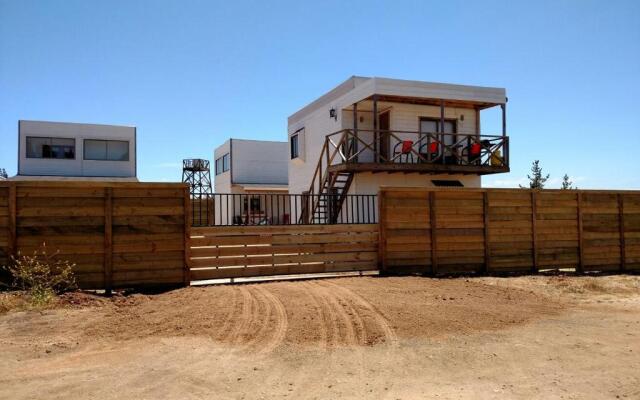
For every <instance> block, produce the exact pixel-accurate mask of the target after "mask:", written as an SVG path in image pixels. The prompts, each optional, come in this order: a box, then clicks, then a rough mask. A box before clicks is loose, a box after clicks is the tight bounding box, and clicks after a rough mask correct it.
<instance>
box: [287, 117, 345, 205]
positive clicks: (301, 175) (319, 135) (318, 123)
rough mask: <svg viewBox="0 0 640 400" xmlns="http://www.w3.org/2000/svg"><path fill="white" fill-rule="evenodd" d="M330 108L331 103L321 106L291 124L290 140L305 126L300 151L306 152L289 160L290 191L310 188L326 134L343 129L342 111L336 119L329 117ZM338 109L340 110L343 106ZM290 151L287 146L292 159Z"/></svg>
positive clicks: (298, 191) (294, 191)
mask: <svg viewBox="0 0 640 400" xmlns="http://www.w3.org/2000/svg"><path fill="white" fill-rule="evenodd" d="M330 109H331V105H329V106H326V107H322V108H319V109H317V110H316V111H314V112H312V113H311V114H309V115H308V116H307V117H306V118H304V119H303V120H301V121H299V122H297V123H295V124H292V125H289V128H288V138H289V139H288V141H289V142H290V141H291V135H293V134H294V133H295V132H296V131H298V130H299V129H300V128H303V127H304V140H303V141H304V145H303V146H301V147H300V151H301V152H304V153H302V157H300V158H297V159H293V160H289V193H302V192H305V191H307V190H309V185H311V178H312V177H313V173H314V171H315V169H316V166H317V164H318V158H319V157H320V151H321V150H322V146H323V145H324V140H325V136H326V135H328V134H330V133H333V132H337V131H339V130H340V129H342V128H341V127H342V120H341V118H342V115H341V114H342V113H340V112H338V119H337V120H335V119H333V118H329V110H330ZM336 109H337V110H340V109H341V107H340V108H336ZM335 140H338V139H337V138H336V139H335ZM288 152H289V148H288V147H287V159H290V158H291V157H290V154H289V153H288Z"/></svg>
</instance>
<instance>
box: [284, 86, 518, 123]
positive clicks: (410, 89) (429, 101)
mask: <svg viewBox="0 0 640 400" xmlns="http://www.w3.org/2000/svg"><path fill="white" fill-rule="evenodd" d="M374 95H377V96H378V100H379V101H387V102H394V103H412V104H425V105H440V104H441V101H444V104H445V106H448V107H468V108H478V109H483V108H488V107H493V106H496V105H500V104H505V103H506V102H507V93H506V89H504V88H496V87H485V86H470V85H457V84H450V83H437V82H423V81H412V80H404V79H391V78H377V77H374V78H365V77H358V76H354V77H351V78H349V79H347V80H346V81H345V82H343V83H342V84H340V85H339V86H337V87H336V88H334V89H332V90H331V91H329V92H327V93H326V94H324V95H322V96H321V97H319V98H318V99H316V100H314V101H313V102H311V103H310V104H308V105H307V106H305V107H303V108H301V109H300V110H298V111H297V112H295V113H294V114H292V115H291V116H290V117H289V124H290V125H291V124H292V123H296V122H298V121H300V120H302V119H304V118H305V116H307V115H308V114H310V113H312V112H314V111H315V110H317V109H319V108H322V107H326V106H328V105H331V106H339V107H342V108H345V107H349V106H351V105H352V104H355V103H358V102H361V101H364V100H369V99H372V98H373V96H374Z"/></svg>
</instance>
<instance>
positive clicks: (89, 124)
mask: <svg viewBox="0 0 640 400" xmlns="http://www.w3.org/2000/svg"><path fill="white" fill-rule="evenodd" d="M22 122H27V123H35V124H58V125H84V126H110V127H118V128H135V126H133V125H113V124H94V123H87V122H64V121H36V120H29V119H19V120H18V123H19V124H20V123H22Z"/></svg>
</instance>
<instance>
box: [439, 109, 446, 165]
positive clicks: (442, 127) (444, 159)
mask: <svg viewBox="0 0 640 400" xmlns="http://www.w3.org/2000/svg"><path fill="white" fill-rule="evenodd" d="M439 131H440V146H444V145H445V144H446V141H445V138H444V100H442V99H440V129H439ZM442 149H443V154H442V163H443V164H445V163H446V160H447V151H446V149H445V148H444V147H442Z"/></svg>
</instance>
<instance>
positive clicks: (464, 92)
mask: <svg viewBox="0 0 640 400" xmlns="http://www.w3.org/2000/svg"><path fill="white" fill-rule="evenodd" d="M506 104H507V97H506V91H505V89H503V88H491V87H479V86H464V85H453V84H443V83H431V82H420V81H407V80H400V79H388V78H366V77H358V76H354V77H351V78H349V79H347V80H346V81H345V82H343V83H342V84H340V85H339V86H337V87H336V88H334V89H333V90H331V91H329V92H328V93H326V94H324V95H322V96H320V97H319V98H318V99H316V100H314V101H313V102H311V103H310V104H309V105H307V106H305V107H303V108H302V109H300V110H298V111H297V112H295V113H294V114H292V115H291V116H290V117H289V120H288V141H289V152H290V154H289V158H290V161H289V192H290V193H304V194H308V195H310V196H309V198H310V199H311V200H310V201H311V203H312V210H313V212H311V213H309V215H314V218H316V217H318V219H323V218H324V217H321V215H324V216H327V215H333V216H334V217H335V216H336V215H337V214H338V213H337V212H336V211H337V210H340V209H341V207H342V204H343V201H344V198H345V196H346V195H347V194H372V193H377V192H378V190H379V188H380V187H381V186H413V187H430V186H460V187H480V185H481V176H482V175H485V174H494V173H501V172H508V171H509V139H508V137H507V134H506ZM491 107H500V108H501V110H502V131H501V132H497V133H492V134H486V133H484V132H482V131H481V127H480V113H481V111H482V110H485V109H488V108H491ZM318 195H329V196H330V197H331V198H332V200H331V201H327V200H325V199H324V198H323V197H322V196H318ZM329 204H331V208H333V211H332V212H330V210H327V209H326V208H327V207H329ZM316 214H318V215H316Z"/></svg>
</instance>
